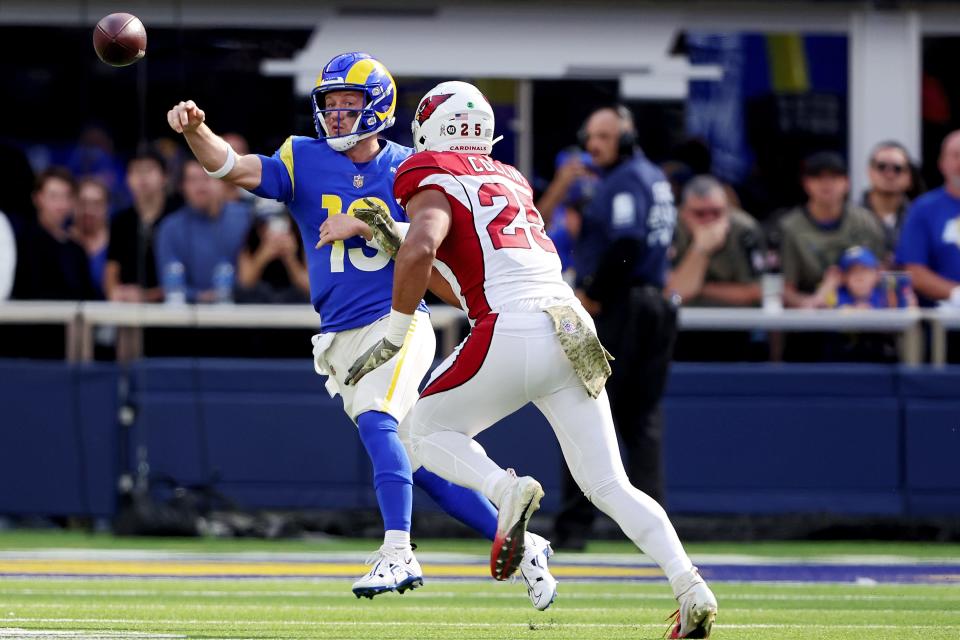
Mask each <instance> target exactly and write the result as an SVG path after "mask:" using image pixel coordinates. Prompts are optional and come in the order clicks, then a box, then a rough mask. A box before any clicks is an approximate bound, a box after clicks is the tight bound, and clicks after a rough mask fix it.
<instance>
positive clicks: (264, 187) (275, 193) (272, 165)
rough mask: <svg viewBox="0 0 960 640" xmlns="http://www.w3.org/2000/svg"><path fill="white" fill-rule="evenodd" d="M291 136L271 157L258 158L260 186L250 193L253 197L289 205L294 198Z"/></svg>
mask: <svg viewBox="0 0 960 640" xmlns="http://www.w3.org/2000/svg"><path fill="white" fill-rule="evenodd" d="M293 141H294V138H293V136H290V137H289V138H287V139H286V141H285V142H284V143H283V144H282V145H280V148H279V149H277V152H276V153H274V154H273V155H272V156H262V155H259V154H258V155H257V157H258V158H260V184H259V185H257V188H256V189H253V190H251V191H250V193H252V194H253V195H255V196H260V197H261V198H269V199H270V200H279V201H280V202H285V203H289V202H290V201H292V200H293V197H294V173H293Z"/></svg>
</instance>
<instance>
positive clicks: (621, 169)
mask: <svg viewBox="0 0 960 640" xmlns="http://www.w3.org/2000/svg"><path fill="white" fill-rule="evenodd" d="M676 222H677V210H676V208H675V207H674V205H673V191H672V189H671V187H670V183H669V182H668V181H667V178H666V177H665V176H664V175H663V172H662V171H661V170H660V169H659V168H658V167H657V166H656V165H655V164H653V163H652V162H650V160H648V159H647V157H646V156H644V155H643V154H642V153H641V152H639V151H638V152H636V153H635V154H634V155H633V156H632V157H631V158H628V159H627V160H625V161H623V162H621V163H620V164H618V165H617V166H615V167H614V168H613V169H611V170H610V171H609V172H608V173H607V174H606V175H605V176H604V177H603V178H602V179H601V180H600V183H599V184H598V185H597V188H596V191H595V193H594V196H593V199H592V200H591V201H590V204H589V205H587V207H586V210H585V211H584V214H583V226H582V228H581V231H580V238H579V240H578V242H577V246H576V248H575V249H574V262H575V265H576V271H577V286H578V287H584V288H589V287H588V283H589V282H591V281H592V279H593V277H594V276H596V275H597V270H598V269H599V268H600V267H601V265H602V264H603V263H604V260H605V258H606V259H607V260H609V258H608V257H607V256H606V255H605V254H606V253H607V252H608V250H609V249H610V247H611V245H613V244H614V243H616V242H617V241H618V240H621V239H630V240H635V241H636V243H637V247H638V252H637V255H636V260H635V262H634V265H633V272H632V273H631V274H629V275H630V276H631V277H632V279H633V281H634V282H635V283H639V284H648V285H653V286H656V287H663V284H664V281H665V279H666V273H667V251H668V250H669V249H670V243H671V242H672V240H673V229H674V227H675V226H676Z"/></svg>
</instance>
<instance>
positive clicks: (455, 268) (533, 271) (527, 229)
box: [394, 151, 573, 322]
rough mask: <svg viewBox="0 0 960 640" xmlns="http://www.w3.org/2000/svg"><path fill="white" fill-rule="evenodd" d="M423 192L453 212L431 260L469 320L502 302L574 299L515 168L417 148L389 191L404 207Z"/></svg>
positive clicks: (529, 191) (525, 184) (480, 158)
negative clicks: (443, 201)
mask: <svg viewBox="0 0 960 640" xmlns="http://www.w3.org/2000/svg"><path fill="white" fill-rule="evenodd" d="M427 189H432V190H436V191H439V192H441V193H443V194H444V195H445V196H446V198H447V200H448V201H449V203H450V208H451V211H452V220H451V226H450V230H449V232H448V234H447V237H446V238H445V239H444V241H443V243H442V244H441V245H440V247H439V249H438V250H437V258H436V262H435V265H436V267H437V269H438V270H439V271H440V272H441V273H442V274H443V276H444V277H445V278H446V279H447V281H448V282H449V283H450V285H451V287H452V288H453V290H454V292H455V293H456V294H457V297H458V298H459V299H460V301H461V303H462V304H463V307H464V309H465V310H466V311H467V314H468V316H469V317H470V319H471V320H472V321H473V322H476V321H477V320H480V319H481V318H483V317H484V316H485V315H487V314H488V313H490V312H491V311H497V310H498V309H500V308H501V307H503V306H504V305H505V304H507V303H512V302H516V301H519V300H526V299H560V300H566V299H570V298H571V297H573V291H572V290H571V289H570V287H569V285H567V284H566V283H565V282H564V281H563V278H562V277H561V266H560V258H559V256H558V255H557V249H556V247H554V246H553V241H551V240H550V238H548V237H547V234H546V232H545V230H544V223H543V218H541V217H540V212H539V211H537V208H536V207H535V206H534V204H533V191H532V189H531V188H530V184H529V183H528V182H527V180H526V179H525V178H524V177H523V175H522V174H521V173H520V172H519V171H517V170H516V169H515V168H514V167H512V166H510V165H508V164H503V163H501V162H498V161H496V160H493V159H492V158H490V157H489V156H486V155H468V154H462V153H455V152H450V151H445V152H433V151H424V152H420V153H416V154H414V155H412V156H410V157H409V158H407V159H406V160H405V161H404V162H403V164H401V165H400V168H399V169H398V170H397V177H396V181H395V182H394V195H396V197H397V200H398V201H399V202H400V204H401V205H403V206H406V204H407V202H409V200H410V198H412V197H413V196H414V195H416V194H417V193H419V192H421V191H424V190H427Z"/></svg>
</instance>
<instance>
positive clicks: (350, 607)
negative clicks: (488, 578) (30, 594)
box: [0, 595, 960, 624]
mask: <svg viewBox="0 0 960 640" xmlns="http://www.w3.org/2000/svg"><path fill="white" fill-rule="evenodd" d="M351 597H352V596H351ZM513 598H514V600H516V601H517V605H518V608H523V609H527V608H529V605H528V604H527V603H526V598H524V597H522V596H521V595H515V596H513ZM344 599H346V598H344ZM721 600H722V599H721ZM3 606H4V607H6V608H9V609H15V608H21V609H63V608H65V607H69V608H71V609H86V610H94V611H98V610H109V609H112V608H121V607H122V608H128V607H130V606H135V607H136V608H137V609H141V610H151V611H164V610H171V609H173V610H176V609H179V608H181V607H182V606H183V605H182V604H181V603H171V604H163V603H153V602H144V603H138V604H136V605H130V604H127V603H123V604H120V603H118V604H110V603H102V602H101V603H93V602H78V603H74V604H70V605H64V604H63V603H60V602H31V603H10V602H7V603H4V604H3ZM204 606H205V605H193V606H192V607H191V608H192V609H195V610H199V609H201V608H202V607H204ZM210 606H220V605H214V604H211V605H210ZM243 606H244V608H245V609H246V610H248V611H250V610H262V609H266V610H268V611H304V612H321V613H323V612H327V613H334V612H346V613H355V612H356V611H357V607H356V605H355V604H354V603H352V602H351V603H350V604H342V605H329V604H316V605H309V604H255V603H245V604H244V605H243ZM408 606H409V610H411V611H414V610H415V611H417V612H419V613H427V612H435V613H443V612H447V611H449V610H450V609H449V607H446V606H432V605H421V604H419V603H410V604H409V605H408ZM469 610H470V611H472V612H484V611H489V612H493V613H496V612H502V611H504V608H503V607H502V606H498V607H480V606H472V607H469ZM562 610H563V612H564V613H598V612H611V613H614V614H616V613H622V612H623V609H622V608H621V607H566V606H565V607H563V609H562ZM663 610H664V607H663V606H649V607H633V608H632V609H631V611H637V612H640V611H642V612H644V613H652V614H656V613H657V612H658V611H663ZM558 611H559V610H558ZM723 611H724V612H727V613H745V614H751V613H783V612H784V611H785V610H784V609H769V608H766V607H724V608H723ZM789 611H790V612H791V613H810V614H821V613H842V612H844V611H851V610H850V609H835V608H830V609H819V608H800V607H791V608H790V609H789ZM870 613H878V614H891V615H892V614H900V613H903V614H924V613H930V608H929V607H927V608H923V609H899V608H898V609H870ZM940 613H944V612H940ZM946 613H951V614H955V617H956V618H957V623H958V624H960V611H958V612H953V611H951V612H946ZM5 619H7V618H3V617H0V622H2V621H4V620H5ZM564 624H566V623H564Z"/></svg>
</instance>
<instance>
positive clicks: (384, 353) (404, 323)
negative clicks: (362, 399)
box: [344, 309, 416, 385]
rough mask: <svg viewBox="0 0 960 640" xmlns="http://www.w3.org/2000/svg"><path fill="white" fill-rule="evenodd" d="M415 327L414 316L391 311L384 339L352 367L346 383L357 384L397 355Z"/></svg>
mask: <svg viewBox="0 0 960 640" xmlns="http://www.w3.org/2000/svg"><path fill="white" fill-rule="evenodd" d="M415 327H416V319H415V318H414V314H412V313H402V312H400V311H397V310H396V309H390V316H389V320H387V325H386V327H384V332H383V337H382V338H380V341H379V342H377V343H376V344H375V345H373V346H372V347H370V348H369V349H367V350H366V351H364V352H363V354H362V355H361V356H360V357H359V358H357V359H356V360H355V361H354V363H353V364H352V365H350V369H349V370H348V371H347V377H346V379H345V380H344V382H346V383H347V384H348V385H355V384H357V382H359V381H360V378H362V377H363V376H365V375H367V374H368V373H370V372H371V371H373V370H374V369H376V368H377V367H379V366H380V365H382V364H383V363H385V362H386V361H387V360H389V359H390V358H392V357H393V356H395V355H397V352H398V351H400V347H402V346H403V343H404V342H405V341H406V339H407V334H409V333H413V330H414V328H415Z"/></svg>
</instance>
